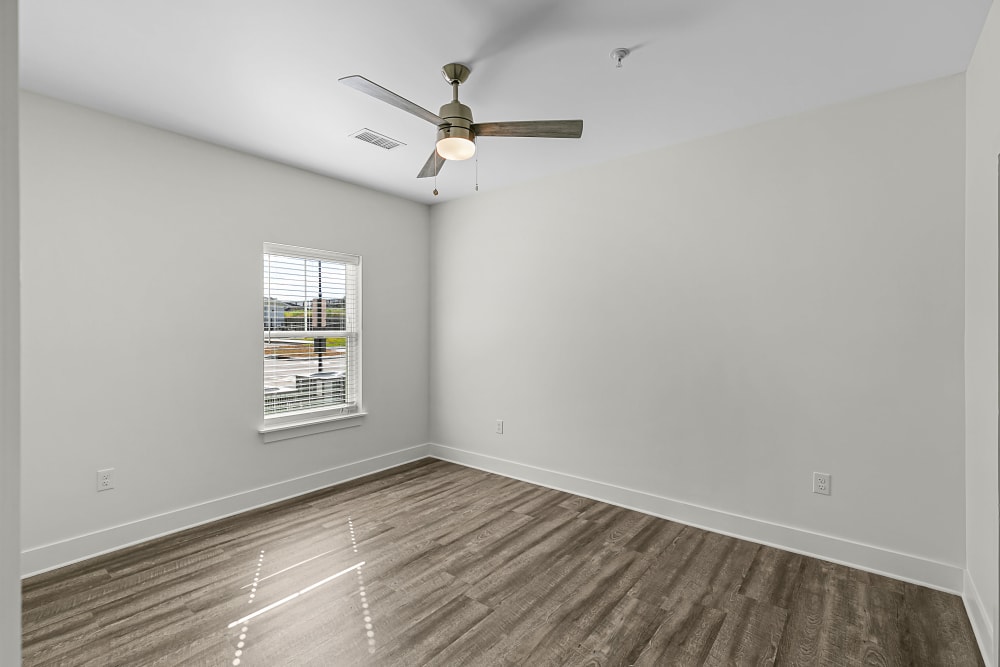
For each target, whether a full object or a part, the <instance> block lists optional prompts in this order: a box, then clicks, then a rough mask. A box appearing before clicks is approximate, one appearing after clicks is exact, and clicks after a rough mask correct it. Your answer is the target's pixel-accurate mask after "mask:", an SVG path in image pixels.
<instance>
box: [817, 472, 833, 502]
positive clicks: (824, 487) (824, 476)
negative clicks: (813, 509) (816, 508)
mask: <svg viewBox="0 0 1000 667" xmlns="http://www.w3.org/2000/svg"><path fill="white" fill-rule="evenodd" d="M830 479H831V475H830V473H827V472H814V473H813V493H819V494H821V495H824V496H828V495H830Z"/></svg>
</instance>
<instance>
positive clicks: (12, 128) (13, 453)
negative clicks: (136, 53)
mask: <svg viewBox="0 0 1000 667" xmlns="http://www.w3.org/2000/svg"><path fill="white" fill-rule="evenodd" d="M17 107H18V103H17V0H0V665H10V666H11V667H13V666H14V665H19V664H21V580H20V574H21V550H20V546H19V545H20V528H19V522H20V481H21V479H20V388H19V371H18V367H19V365H20V350H19V340H20V336H19V333H20V332H19V330H18V310H19V308H20V305H19V299H20V285H19V282H20V280H19V270H20V259H19V256H20V251H19V249H20V246H19V242H18V234H19V230H18V160H17V144H18V128H17V125H18V123H17V115H18V114H17V112H18V108H17Z"/></svg>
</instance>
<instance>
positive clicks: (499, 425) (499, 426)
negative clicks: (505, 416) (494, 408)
mask: <svg viewBox="0 0 1000 667" xmlns="http://www.w3.org/2000/svg"><path fill="white" fill-rule="evenodd" d="M497 435H503V420H502V419H498V420H497Z"/></svg>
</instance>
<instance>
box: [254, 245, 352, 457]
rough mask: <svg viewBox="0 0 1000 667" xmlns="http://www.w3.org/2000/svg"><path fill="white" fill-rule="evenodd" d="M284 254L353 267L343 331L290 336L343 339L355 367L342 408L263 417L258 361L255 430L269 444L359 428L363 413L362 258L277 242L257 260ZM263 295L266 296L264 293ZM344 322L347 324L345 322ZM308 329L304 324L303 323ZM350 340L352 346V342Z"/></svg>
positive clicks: (264, 330) (261, 283) (264, 332)
mask: <svg viewBox="0 0 1000 667" xmlns="http://www.w3.org/2000/svg"><path fill="white" fill-rule="evenodd" d="M269 254H270V255H284V256H289V257H301V258H305V259H317V260H325V261H333V262H338V263H342V264H349V265H354V266H355V267H357V268H356V278H355V281H354V282H355V290H354V304H355V307H354V313H353V317H349V318H347V319H345V328H344V329H343V330H329V329H321V330H310V329H303V330H301V331H299V330H296V331H295V332H294V337H297V338H298V337H301V338H309V337H316V336H317V335H319V334H322V336H323V337H327V338H345V339H346V340H347V341H348V343H347V344H348V348H349V352H348V354H349V355H352V356H353V360H352V361H350V362H349V363H353V364H354V365H355V366H356V368H355V370H354V373H353V375H352V376H350V377H351V378H352V380H353V382H352V383H351V384H350V385H349V386H351V387H352V389H351V392H352V393H351V395H352V397H353V400H352V401H351V402H350V403H348V404H345V405H337V406H334V407H328V408H327V407H319V408H311V409H305V410H297V411H288V412H282V413H279V414H271V415H268V414H265V407H264V382H265V377H264V360H263V359H262V360H261V375H260V378H261V386H260V409H259V412H258V414H260V415H262V419H263V424H262V426H261V427H260V428H259V429H258V431H259V432H260V433H261V434H262V435H263V436H264V441H265V442H272V441H275V440H285V439H287V438H294V437H298V436H301V435H311V434H313V433H320V432H323V431H330V430H337V429H341V428H349V427H352V426H360V424H361V419H359V418H361V417H364V416H365V415H366V414H367V413H366V412H365V411H364V409H363V405H364V404H363V401H362V396H363V391H362V389H363V388H362V375H363V373H362V349H363V345H362V341H363V333H362V321H363V319H362V298H361V292H362V290H361V281H362V269H361V265H362V259H361V256H360V255H351V254H347V253H342V252H335V251H332V250H318V249H316V248H304V247H300V246H291V245H285V244H281V243H269V242H265V243H264V248H263V253H262V254H261V258H262V260H263V257H264V255H269ZM263 272H264V268H263V261H262V262H261V281H260V283H259V284H260V285H263V282H264V281H263V277H264V276H263ZM263 296H268V295H267V294H266V293H264V294H263ZM348 319H349V320H350V321H348ZM304 321H305V323H308V322H309V318H308V317H307V318H305V320H304ZM305 326H308V324H305ZM261 328H262V331H263V340H265V341H266V340H267V339H268V337H269V332H268V330H267V329H265V328H263V327H261ZM352 341H353V343H352Z"/></svg>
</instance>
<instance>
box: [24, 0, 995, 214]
mask: <svg viewBox="0 0 1000 667" xmlns="http://www.w3.org/2000/svg"><path fill="white" fill-rule="evenodd" d="M989 5H990V0H837V1H832V0H826V1H824V2H819V1H818V0H754V1H753V2H750V1H748V0H624V1H621V2H612V1H610V0H479V1H475V2H474V1H471V0H464V1H463V0H424V1H423V2H410V1H406V0H368V1H367V2H344V1H338V0H326V1H320V0H286V1H284V2H276V1H274V0H267V1H263V0H142V1H141V2H137V1H136V0H87V1H86V2H81V1H80V0H25V1H22V2H21V5H20V12H21V77H22V86H23V87H24V88H25V89H27V90H31V91H35V92H38V93H42V94H45V95H50V96H52V97H56V98H60V99H64V100H68V101H70V102H75V103H77V104H81V105H84V106H88V107H93V108H95V109H100V110H103V111H107V112H110V113H112V114H116V115H119V116H124V117H126V118H130V119H133V120H136V121H139V122H142V123H146V124H149V125H153V126H156V127H161V128H165V129H168V130H172V131H175V132H178V133H181V134H185V135H189V136H192V137H197V138H199V139H204V140H206V141H210V142H213V143H216V144H220V145H223V146H229V147H232V148H235V149H238V150H241V151H245V152H247V153H252V154H255V155H260V156H263V157H266V158H269V159H272V160H276V161H279V162H283V163H287V164H290V165H295V166H298V167H301V168H303V169H308V170H310V171H314V172H317V173H320V174H326V175H329V176H333V177H335V178H339V179H342V180H346V181H350V182H354V183H359V184H362V185H365V186H369V187H372V188H375V189H378V190H382V191H386V192H391V193H394V194H397V195H400V196H402V197H406V198H408V199H412V200H416V201H420V202H426V203H433V202H435V201H443V200H447V199H454V198H457V197H464V196H469V195H472V194H474V192H475V183H476V161H475V160H469V161H467V162H450V163H448V164H447V165H445V167H444V169H443V171H442V174H441V176H440V177H439V178H438V182H437V187H438V189H439V190H440V193H441V194H440V196H438V197H434V196H433V195H432V193H431V191H432V189H433V188H434V182H433V180H432V179H422V180H418V179H417V178H416V174H417V172H418V171H419V170H420V168H421V166H422V165H423V163H424V161H425V160H426V158H427V156H428V155H429V154H430V151H431V149H432V146H433V142H434V135H435V128H434V126H433V125H430V124H429V123H427V122H426V121H423V120H420V119H418V118H416V117H414V116H411V115H409V114H407V113H405V112H403V111H400V110H398V109H395V108H393V107H391V106H388V105H386V104H384V103H382V102H379V101H377V100H375V99H373V98H370V97H368V96H366V95H364V94H362V93H359V92H358V91H355V90H352V89H350V88H348V87H346V86H344V85H341V84H339V83H337V79H338V78H340V77H343V76H347V75H350V74H361V75H363V76H365V77H367V78H369V79H371V80H373V81H375V82H377V83H379V84H381V85H382V86H385V87H386V88H389V89H391V90H393V91H395V92H396V93H398V94H400V95H402V96H403V97H405V98H408V99H410V100H412V101H414V102H416V103H417V104H419V105H421V106H423V107H425V108H428V109H430V110H431V111H433V112H435V113H436V112H437V110H438V107H440V105H441V104H444V103H445V102H447V101H449V100H450V89H449V87H448V86H447V84H446V83H445V82H444V79H443V78H442V76H441V74H440V68H441V66H442V65H444V64H445V63H448V62H453V61H457V62H464V63H466V64H468V65H469V66H470V67H471V68H472V75H471V76H470V78H469V81H468V82H467V83H466V84H465V85H464V86H462V89H461V99H462V101H463V102H465V103H466V104H468V105H469V106H471V107H472V110H473V112H474V114H475V118H476V120H477V121H506V120H535V119H559V118H582V119H584V131H583V138H582V139H579V140H572V139H524V138H517V139H514V138H495V137H485V138H481V139H480V140H479V142H478V146H479V156H478V157H479V161H478V179H479V185H480V190H481V191H487V190H493V189H497V188H500V187H503V186H507V185H510V184H512V183H516V182H519V181H524V180H527V179H533V178H537V177H540V176H543V175H546V174H550V173H555V172H560V171H567V170H570V169H574V168H576V167H578V166H581V165H585V164H592V163H596V162H603V161H607V160H610V159H614V158H618V157H622V156H626V155H630V154H634V153H638V152H643V151H647V150H651V149H654V148H659V147H662V146H666V145H670V144H675V143H678V142H681V141H685V140H689V139H693V138H696V137H700V136H706V135H710V134H716V133H719V132H722V131H725V130H729V129H733V128H737V127H742V126H746V125H749V124H752V123H756V122H759V121H762V120H766V119H769V118H775V117H780V116H785V115H788V114H792V113H796V112H800V111H804V110H807V109H811V108H816V107H819V106H823V105H827V104H831V103H834V102H839V101H843V100H847V99H851V98H856V97H860V96H863V95H867V94H871V93H875V92H878V91H882V90H887V89H891V88H895V87H899V86H904V85H907V84H912V83H917V82H920V81H926V80H929V79H933V78H936V77H941V76H945V75H949V74H954V73H957V72H962V71H964V70H965V68H966V66H967V65H968V62H969V59H970V57H971V55H972V50H973V48H974V45H975V42H976V39H977V38H978V36H979V31H980V29H981V28H982V25H983V22H984V20H985V16H986V13H987V11H988V9H989ZM616 47H630V48H632V49H633V53H632V55H631V56H629V57H628V58H627V59H626V61H625V63H624V67H623V68H622V69H616V68H615V67H614V63H613V62H612V60H611V58H610V55H609V54H610V52H611V50H612V49H614V48H616ZM365 127H367V128H370V129H372V130H375V131H377V132H380V133H382V134H386V135H388V136H390V137H392V138H394V139H397V140H400V141H403V142H405V143H406V144H407V145H406V146H403V147H399V148H396V149H393V150H391V151H386V150H384V149H381V148H377V147H374V146H371V145H368V144H365V143H362V142H360V141H358V140H357V139H352V138H350V137H349V136H348V135H350V134H351V133H353V132H355V131H357V130H359V129H361V128H365Z"/></svg>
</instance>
